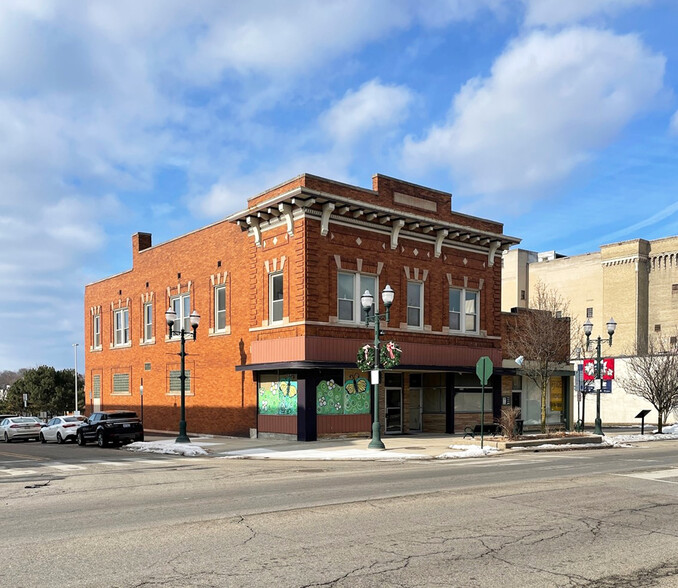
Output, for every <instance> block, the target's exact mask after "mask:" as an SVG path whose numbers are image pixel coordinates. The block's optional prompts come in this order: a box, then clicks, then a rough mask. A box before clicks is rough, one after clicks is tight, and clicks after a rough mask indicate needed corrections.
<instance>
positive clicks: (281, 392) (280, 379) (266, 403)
mask: <svg viewBox="0 0 678 588" xmlns="http://www.w3.org/2000/svg"><path fill="white" fill-rule="evenodd" d="M259 414H269V415H296V414H297V376H296V374H261V376H260V377H259Z"/></svg>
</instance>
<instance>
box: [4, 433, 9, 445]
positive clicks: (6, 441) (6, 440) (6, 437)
mask: <svg viewBox="0 0 678 588" xmlns="http://www.w3.org/2000/svg"><path fill="white" fill-rule="evenodd" d="M5 443H9V435H7V431H5Z"/></svg>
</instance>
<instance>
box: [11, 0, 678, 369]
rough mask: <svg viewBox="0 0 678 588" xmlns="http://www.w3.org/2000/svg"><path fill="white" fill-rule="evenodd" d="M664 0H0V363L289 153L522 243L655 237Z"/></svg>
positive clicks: (299, 166) (52, 345)
mask: <svg viewBox="0 0 678 588" xmlns="http://www.w3.org/2000/svg"><path fill="white" fill-rule="evenodd" d="M676 25H678V3H676V2H674V1H673V0H656V1H652V0H596V1H595V2H593V1H591V0H567V1H566V2H564V1H562V0H428V1H426V2H415V1H414V0H412V1H405V0H341V1H339V0H321V1H314V0H303V1H296V0H285V1H284V2H283V1H277V2H274V1H272V0H267V1H264V0H249V1H248V2H247V3H244V2H223V1H221V0H214V1H213V0H195V1H194V2H185V1H183V0H181V1H179V0H143V1H141V2H139V1H138V0H135V1H131V0H116V1H115V2H114V1H110V2H105V1H97V2H95V1H88V0H82V1H80V2H70V1H68V0H4V1H3V2H2V3H0V276H1V278H0V279H1V280H2V289H1V291H2V293H3V298H4V300H3V304H2V305H1V306H0V314H1V320H2V324H3V327H4V329H3V335H4V336H3V337H2V339H1V340H0V370H2V369H18V368H20V367H33V366H37V365H41V364H48V365H54V366H56V367H58V368H63V367H71V366H72V365H73V362H74V357H73V348H72V344H73V343H76V342H77V343H80V347H79V359H78V366H79V368H80V370H82V365H83V359H84V351H83V344H84V336H83V322H84V308H83V293H84V286H85V284H87V283H89V282H92V281H96V280H98V279H101V278H104V277H107V276H110V275H113V274H116V273H118V272H121V271H125V270H127V269H129V268H130V267H131V261H132V253H131V235H132V234H133V233H136V232H138V231H145V232H151V233H152V234H153V242H154V243H155V244H157V243H160V242H162V241H165V240H167V239H170V238H173V237H176V236H178V235H181V234H184V233H186V232H188V231H191V230H193V229H195V228H198V227H201V226H204V225H206V224H209V223H211V222H213V221H215V220H217V219H220V218H223V217H224V216H226V215H228V214H230V213H232V212H234V211H236V210H240V209H242V208H244V206H245V202H246V199H247V198H248V197H249V196H252V195H254V194H257V193H259V192H261V191H263V190H265V189H266V188H268V187H271V186H273V185H275V184H277V183H279V182H280V181H282V180H285V179H288V178H291V177H294V176H296V175H297V174H299V173H303V172H308V173H313V174H318V175H324V176H327V177H330V178H333V179H337V180H341V181H345V182H349V183H353V184H357V185H360V186H364V187H370V186H371V177H372V175H373V174H374V173H382V174H387V175H391V176H395V177H399V178H402V179H406V180H409V181H413V182H417V183H421V184H424V185H427V186H431V187H434V188H438V189H442V190H447V191H451V192H452V193H453V200H452V205H453V209H455V210H458V211H461V212H464V213H468V214H474V215H478V216H483V217H487V218H491V219H494V220H498V221H501V222H503V223H504V226H505V232H506V233H508V234H510V235H513V236H517V237H520V238H522V239H523V243H522V246H523V247H525V248H528V249H534V250H539V251H541V250H550V249H556V250H558V251H560V252H562V253H566V254H576V253H583V252H586V251H592V250H595V249H597V248H598V246H599V245H600V244H602V243H609V242H613V241H620V240H625V239H634V238H645V239H654V238H659V237H664V236H669V235H676V234H678V174H677V173H676V171H677V169H676V162H677V161H678V157H677V156H678V98H677V97H676V88H678V67H677V65H676V64H677V63H678V43H677V42H676Z"/></svg>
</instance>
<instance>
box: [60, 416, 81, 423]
mask: <svg viewBox="0 0 678 588" xmlns="http://www.w3.org/2000/svg"><path fill="white" fill-rule="evenodd" d="M63 420H64V421H66V422H67V423H78V422H80V421H84V420H85V417H82V416H79V417H75V416H69V417H63Z"/></svg>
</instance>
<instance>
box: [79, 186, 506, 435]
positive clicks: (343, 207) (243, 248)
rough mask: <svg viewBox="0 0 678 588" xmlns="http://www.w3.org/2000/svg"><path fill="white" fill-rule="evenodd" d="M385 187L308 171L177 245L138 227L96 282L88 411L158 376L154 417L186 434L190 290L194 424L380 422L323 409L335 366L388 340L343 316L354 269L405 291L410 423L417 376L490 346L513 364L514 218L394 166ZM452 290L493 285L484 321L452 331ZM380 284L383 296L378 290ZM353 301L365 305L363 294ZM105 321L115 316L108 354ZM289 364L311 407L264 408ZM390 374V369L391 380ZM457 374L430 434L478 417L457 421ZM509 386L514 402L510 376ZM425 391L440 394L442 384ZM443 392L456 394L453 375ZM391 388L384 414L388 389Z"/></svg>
mask: <svg viewBox="0 0 678 588" xmlns="http://www.w3.org/2000/svg"><path fill="white" fill-rule="evenodd" d="M372 188H373V189H372V190H368V189H364V188H360V187H356V186H349V185H346V184H342V183H339V182H334V181H331V180H327V179H324V178H319V177H316V176H311V175H301V176H298V177H297V178H294V179H292V180H290V181H289V182H286V183H284V184H281V185H280V186H277V187H275V188H273V189H271V190H269V191H267V192H264V193H262V194H260V195H258V196H256V197H254V198H251V199H250V200H249V201H248V203H247V205H248V207H247V209H246V210H244V211H242V212H239V213H237V214H234V215H232V216H230V217H228V218H227V219H225V220H223V221H221V222H218V223H215V224H212V225H210V226H207V227H205V228H203V229H200V230H197V231H194V232H192V233H189V234H187V235H184V236H181V237H179V238H177V239H174V240H171V241H168V242H166V243H163V244H160V245H156V246H152V244H151V236H150V235H149V234H147V233H138V234H136V235H134V237H133V239H132V242H133V267H132V269H131V270H130V271H127V272H124V273H121V274H118V275H115V276H112V277H110V278H107V279H104V280H101V281H99V282H96V283H93V284H90V285H88V286H87V287H86V290H85V324H86V342H87V343H86V345H87V347H88V352H87V353H86V388H87V390H88V393H87V400H88V406H89V407H91V408H96V407H100V408H107V409H108V408H117V407H120V408H134V409H136V410H140V409H141V402H142V399H141V395H140V393H139V387H140V385H141V383H142V379H143V405H144V421H145V426H146V428H147V429H164V430H175V429H176V424H175V423H178V419H179V407H178V404H179V397H178V396H177V395H176V394H175V393H173V394H170V391H169V389H170V371H172V372H175V371H176V370H178V369H179V368H178V365H179V357H177V356H176V355H175V354H177V353H178V352H179V343H178V342H177V341H176V340H175V339H173V340H171V341H170V340H168V338H167V326H166V324H165V318H164V314H165V310H166V309H167V308H168V306H169V305H170V301H171V299H172V297H174V296H177V295H180V294H188V295H190V304H191V309H196V310H197V311H198V312H199V313H200V315H201V322H200V326H199V327H198V330H197V340H196V341H191V340H189V341H187V342H186V352H187V354H188V355H187V357H186V369H187V370H190V391H189V392H188V393H187V396H186V412H187V421H188V426H189V431H196V432H203V433H221V434H235V435H245V434H249V432H250V429H258V430H259V432H260V433H264V432H271V433H287V434H295V433H296V434H297V435H298V436H299V437H300V438H306V439H312V438H315V435H316V434H317V431H318V428H320V430H321V434H322V431H323V430H326V431H332V430H333V427H335V426H339V427H340V428H341V427H346V428H348V429H350V428H356V427H357V428H361V427H363V426H364V423H368V424H369V421H370V417H369V415H365V414H357V415H350V414H346V415H344V416H343V417H342V418H341V419H339V418H338V417H336V418H335V417H332V416H328V417H326V416H322V417H321V415H320V414H318V415H317V418H316V414H315V411H316V388H317V386H318V384H319V382H325V381H330V379H329V378H327V377H325V376H326V374H327V373H330V371H331V373H332V374H337V376H336V379H337V380H341V379H342V378H344V379H345V377H348V374H349V370H352V371H353V372H355V371H356V370H355V361H356V352H357V350H358V348H359V347H360V346H362V345H365V344H366V343H369V342H371V341H372V339H373V335H374V328H373V327H372V326H370V327H365V326H364V323H362V322H360V321H359V320H354V321H352V322H346V321H342V320H341V319H340V318H339V312H338V296H337V293H338V279H339V278H338V276H339V272H348V273H351V274H355V275H356V276H358V278H356V279H359V276H360V275H367V276H369V277H371V278H374V279H375V280H376V283H377V288H378V290H379V291H380V290H382V289H383V288H384V287H385V286H386V285H387V284H389V285H390V286H391V287H392V288H393V290H394V291H395V300H394V302H393V305H392V307H391V309H390V320H389V322H388V324H384V323H382V330H383V332H384V334H383V336H382V341H386V340H390V339H393V340H395V341H397V342H398V344H399V345H400V347H401V349H402V366H400V367H399V369H398V370H397V371H398V373H399V374H401V376H400V381H401V385H400V389H401V390H402V392H401V402H400V411H401V417H402V425H401V427H400V428H401V430H402V431H404V432H406V431H407V430H408V428H409V424H410V423H411V422H412V423H413V422H415V421H416V418H415V417H412V418H414V419H415V420H412V421H410V418H409V417H408V413H409V412H410V401H411V399H410V392H409V390H410V385H409V384H410V376H409V374H411V373H417V374H422V373H437V372H439V373H444V374H447V375H446V376H445V378H447V379H448V380H449V381H450V382H452V381H453V380H454V374H455V373H458V374H460V373H472V372H473V370H474V366H475V362H476V361H477V359H478V358H479V357H481V356H483V355H488V356H490V357H491V358H492V360H493V362H494V363H495V365H500V364H501V319H500V304H501V264H500V263H499V260H500V259H501V253H502V251H503V250H505V249H507V248H508V247H509V246H510V245H511V244H514V243H516V242H517V240H516V239H514V238H512V237H507V236H506V235H504V234H503V232H502V225H501V224H500V223H497V222H493V221H490V220H486V219H478V218H475V217H470V216H466V215H463V214H460V213H456V212H453V211H452V210H451V195H450V194H448V193H445V192H440V191H437V190H432V189H429V188H424V187H422V186H417V185H414V184H410V183H407V182H403V181H400V180H396V179H394V178H388V177H385V176H380V175H377V176H375V177H374V178H373V186H372ZM495 260H496V263H495ZM272 275H281V276H282V308H281V317H282V320H280V321H274V322H272V317H273V314H272V313H273V310H274V308H272V306H273V307H275V309H276V312H277V308H278V307H277V306H276V305H275V304H272V302H271V300H272V292H271V280H272V278H271V276H272ZM410 281H412V282H417V283H420V284H422V285H423V325H422V326H421V328H414V327H411V326H408V295H407V292H408V282H410ZM217 285H223V286H224V287H225V289H226V301H227V303H226V323H227V328H226V330H225V332H222V333H215V332H214V331H215V329H214V327H215V322H214V321H215V312H214V305H215V302H214V288H215V286H217ZM451 287H454V288H464V289H467V290H468V291H470V292H477V293H478V300H479V309H480V312H479V316H478V317H477V320H478V323H479V328H477V329H476V331H474V332H472V333H464V334H461V333H458V332H454V331H451V330H450V328H449V306H448V299H449V291H450V288H451ZM372 294H373V295H374V296H375V299H376V298H378V297H379V292H372ZM149 303H152V305H153V306H152V309H153V337H152V338H151V339H150V340H144V333H143V329H144V315H143V312H144V304H149ZM378 303H379V305H380V306H381V301H380V300H379V302H378ZM276 304H279V303H276ZM353 304H354V306H355V307H356V309H355V310H356V312H357V311H358V310H359V307H360V301H359V299H355V300H353ZM120 309H128V313H129V328H130V338H129V339H130V340H129V343H128V344H125V345H117V346H116V345H113V341H114V336H115V326H114V316H115V313H116V310H118V311H119V310H120ZM380 311H383V308H380ZM95 316H99V317H100V319H99V320H100V324H101V346H100V348H98V349H97V348H94V343H93V332H92V329H93V324H94V322H93V321H94V317H95ZM328 370H330V371H328ZM342 370H343V371H342ZM276 373H278V374H283V373H293V374H294V376H295V381H294V383H293V385H294V393H293V394H295V395H296V396H295V402H296V403H297V404H296V406H297V407H299V409H295V410H296V414H289V415H288V414H286V415H282V414H281V415H277V414H276V415H265V414H261V410H260V407H259V406H258V385H257V382H259V381H260V380H261V381H263V380H262V378H264V379H265V377H266V374H268V375H269V376H270V375H271V374H276ZM114 374H128V379H129V383H130V384H129V391H128V392H122V393H121V392H118V393H114V391H113V379H114ZM342 374H343V375H342ZM95 376H98V378H99V381H100V382H101V397H100V401H99V402H98V404H95V402H97V401H96V399H95V398H94V397H93V394H92V391H93V389H94V377H95ZM385 377H386V376H385V374H384V373H382V384H383V383H384V380H385ZM389 379H390V380H392V381H395V380H393V378H391V377H389ZM415 379H416V378H415ZM118 380H119V376H118ZM118 380H116V381H118ZM123 380H124V377H123ZM331 381H332V382H334V379H332V380H331ZM351 381H352V380H351ZM413 381H414V380H413ZM345 384H346V382H342V383H341V385H342V386H343V385H345ZM260 385H261V384H260ZM276 385H277V384H276ZM445 385H446V386H447V388H448V389H447V391H446V392H445V394H446V395H447V396H446V397H447V403H445V402H443V403H442V404H443V405H444V406H443V407H442V409H441V410H442V411H443V412H438V413H437V416H436V415H431V414H429V415H428V416H427V418H423V417H422V420H423V421H427V420H428V422H430V423H434V424H431V425H430V428H431V430H443V431H444V430H448V432H451V431H449V429H450V427H453V428H455V429H456V428H457V426H458V422H461V420H463V419H462V417H461V415H457V419H456V420H455V418H454V414H453V413H454V409H453V407H452V406H451V405H452V404H453V401H452V400H451V398H453V394H452V393H451V390H452V388H451V386H453V384H445ZM274 388H275V386H274ZM495 389H496V394H497V399H499V397H500V384H499V380H497V384H496V385H495ZM285 390H286V392H288V393H290V389H289V388H286V389H285ZM422 390H424V392H422V395H424V394H428V396H427V398H428V397H429V396H431V393H429V392H426V390H429V389H428V388H425V387H423V388H422ZM436 390H438V391H440V394H443V392H442V391H441V390H442V388H441V387H440V386H438V388H436ZM429 391H430V390H429ZM393 393H394V390H391V395H393ZM436 393H438V392H436ZM380 397H381V398H382V402H381V403H380V413H381V414H382V415H384V404H385V403H384V386H383V385H382V386H381V388H380ZM346 398H349V396H348V393H347V396H346ZM349 399H350V398H349ZM434 400H435V399H434ZM413 402H415V403H416V401H413ZM495 404H498V400H497V402H496V403H495ZM301 407H303V408H304V410H303V411H302V410H301ZM302 412H303V414H302ZM332 418H335V421H334V424H332V423H331V422H330V421H332ZM383 418H384V417H383V416H382V422H383ZM464 418H466V417H464ZM468 418H471V419H474V418H475V419H477V416H473V417H468ZM304 419H305V420H304ZM328 419H329V420H328ZM460 419H461V420H460ZM292 421H293V422H292ZM321 423H322V425H321ZM328 423H330V424H328ZM337 423H344V424H342V425H337ZM361 423H362V424H361ZM423 428H424V429H425V428H426V427H423ZM335 432H336V433H342V432H359V431H348V430H347V431H335ZM364 432H366V431H364Z"/></svg>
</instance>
